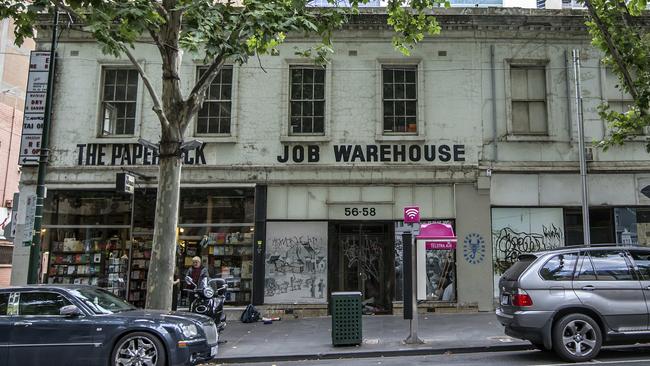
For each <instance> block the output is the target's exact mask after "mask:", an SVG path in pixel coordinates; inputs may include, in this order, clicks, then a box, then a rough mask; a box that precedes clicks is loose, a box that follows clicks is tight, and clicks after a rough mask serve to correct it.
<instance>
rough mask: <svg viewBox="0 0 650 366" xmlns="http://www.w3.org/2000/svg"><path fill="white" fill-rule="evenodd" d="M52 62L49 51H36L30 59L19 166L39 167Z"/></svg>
mask: <svg viewBox="0 0 650 366" xmlns="http://www.w3.org/2000/svg"><path fill="white" fill-rule="evenodd" d="M50 61H51V60H50V53H49V51H45V52H43V51H34V52H32V54H31V56H30V59H29V74H28V76H27V94H26V96H25V113H24V117H23V132H22V137H21V141H20V154H19V157H18V164H19V165H23V166H27V165H38V160H39V156H40V154H41V136H42V135H43V122H44V120H45V101H46V99H47V74H48V71H49V69H50Z"/></svg>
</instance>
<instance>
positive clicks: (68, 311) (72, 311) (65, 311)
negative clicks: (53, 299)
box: [59, 305, 81, 318]
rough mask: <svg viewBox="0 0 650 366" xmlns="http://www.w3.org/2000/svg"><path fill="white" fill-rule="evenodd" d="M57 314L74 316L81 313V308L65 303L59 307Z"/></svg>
mask: <svg viewBox="0 0 650 366" xmlns="http://www.w3.org/2000/svg"><path fill="white" fill-rule="evenodd" d="M59 315H63V316H68V317H71V318H72V317H76V316H80V315H81V310H79V308H78V307H77V306H76V305H66V306H64V307H62V308H61V309H59Z"/></svg>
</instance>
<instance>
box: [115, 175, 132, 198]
mask: <svg viewBox="0 0 650 366" xmlns="http://www.w3.org/2000/svg"><path fill="white" fill-rule="evenodd" d="M115 188H116V189H117V191H118V192H122V193H129V194H133V193H134V192H135V176H133V175H131V174H128V173H117V174H116V176H115Z"/></svg>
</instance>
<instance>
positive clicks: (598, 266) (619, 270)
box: [590, 250, 634, 281]
mask: <svg viewBox="0 0 650 366" xmlns="http://www.w3.org/2000/svg"><path fill="white" fill-rule="evenodd" d="M590 254H591V262H592V263H593V266H594V271H595V272H596V279H597V280H598V281H633V280H634V276H633V275H632V271H630V267H629V266H628V264H627V261H626V260H625V256H624V254H623V252H620V251H607V250H594V251H591V252H590Z"/></svg>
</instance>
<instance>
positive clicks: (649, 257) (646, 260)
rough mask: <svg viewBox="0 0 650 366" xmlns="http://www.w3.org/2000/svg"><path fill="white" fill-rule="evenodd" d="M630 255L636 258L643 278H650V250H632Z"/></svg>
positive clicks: (633, 258) (635, 260)
mask: <svg viewBox="0 0 650 366" xmlns="http://www.w3.org/2000/svg"><path fill="white" fill-rule="evenodd" d="M630 256H631V257H632V260H634V264H636V267H637V269H638V270H639V274H640V275H641V279H642V280H646V281H648V280H650V252H648V251H644V250H630Z"/></svg>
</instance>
